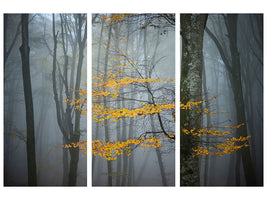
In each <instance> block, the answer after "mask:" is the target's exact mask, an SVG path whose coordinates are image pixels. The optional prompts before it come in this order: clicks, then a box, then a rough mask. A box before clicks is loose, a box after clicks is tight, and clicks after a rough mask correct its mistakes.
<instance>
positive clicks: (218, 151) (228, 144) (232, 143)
mask: <svg viewBox="0 0 267 200" xmlns="http://www.w3.org/2000/svg"><path fill="white" fill-rule="evenodd" d="M250 138H251V136H247V137H242V136H240V137H239V138H235V137H233V138H231V139H227V140H226V141H224V142H223V143H220V144H217V145H215V146H213V147H200V146H199V147H198V148H196V149H193V151H194V153H195V154H194V155H193V156H198V155H199V156H205V155H220V156H223V155H229V154H232V153H234V152H236V151H237V150H239V149H241V148H243V147H248V146H249V145H248V140H249V139H250ZM240 143H241V144H240Z"/></svg>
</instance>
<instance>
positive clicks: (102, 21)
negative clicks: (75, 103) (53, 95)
mask: <svg viewBox="0 0 267 200" xmlns="http://www.w3.org/2000/svg"><path fill="white" fill-rule="evenodd" d="M104 21H105V20H104V19H102V20H101V23H102V24H101V31H100V38H99V42H98V53H97V68H96V76H97V77H98V76H99V70H100V57H101V45H102V38H103V29H104V23H105V22H104ZM97 82H99V80H98V81H97ZM98 137H99V123H96V129H95V137H94V139H95V140H98ZM94 169H95V156H93V155H92V179H93V176H94Z"/></svg>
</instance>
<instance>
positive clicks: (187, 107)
mask: <svg viewBox="0 0 267 200" xmlns="http://www.w3.org/2000/svg"><path fill="white" fill-rule="evenodd" d="M214 99H216V97H212V98H210V99H209V100H208V101H212V100H214ZM204 102H205V101H197V102H194V101H188V102H187V103H186V104H183V103H182V102H180V109H182V110H190V109H192V108H197V107H198V105H199V104H202V103H204ZM205 112H208V109H207V110H205ZM215 113H216V112H215ZM206 114H210V113H206ZM212 114H213V113H212Z"/></svg>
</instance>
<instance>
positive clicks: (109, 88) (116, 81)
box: [92, 70, 174, 98]
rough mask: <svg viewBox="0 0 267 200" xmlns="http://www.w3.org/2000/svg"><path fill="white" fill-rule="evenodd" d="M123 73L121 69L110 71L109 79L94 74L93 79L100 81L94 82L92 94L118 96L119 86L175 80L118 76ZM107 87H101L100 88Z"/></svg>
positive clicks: (96, 96) (96, 95)
mask: <svg viewBox="0 0 267 200" xmlns="http://www.w3.org/2000/svg"><path fill="white" fill-rule="evenodd" d="M120 73H122V71H121V70H119V71H117V72H116V73H113V72H112V71H111V72H109V73H108V75H107V77H108V78H107V79H106V80H104V78H102V77H101V76H100V77H96V76H93V79H96V80H98V83H93V84H92V86H93V91H92V96H93V97H94V98H99V97H102V96H110V97H112V98H117V97H118V95H119V88H121V87H126V86H127V85H129V84H132V83H155V82H162V81H174V79H161V78H157V79H152V78H132V77H125V78H121V79H120V78H117V75H118V74H120ZM101 87H103V88H105V89H99V88H101Z"/></svg>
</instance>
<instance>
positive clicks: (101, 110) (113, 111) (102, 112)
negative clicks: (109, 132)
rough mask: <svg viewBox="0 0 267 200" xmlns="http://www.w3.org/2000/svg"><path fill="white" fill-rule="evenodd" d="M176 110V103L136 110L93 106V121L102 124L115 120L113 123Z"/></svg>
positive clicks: (153, 105)
mask: <svg viewBox="0 0 267 200" xmlns="http://www.w3.org/2000/svg"><path fill="white" fill-rule="evenodd" d="M169 109H175V103H172V104H143V106H142V107H140V108H136V109H132V110H131V109H128V108H119V109H117V108H113V107H111V106H110V107H104V106H103V105H101V104H93V119H94V120H95V122H98V123H101V122H102V121H104V120H106V119H114V120H113V121H112V122H111V123H114V122H117V121H118V120H120V119H121V118H123V117H136V116H138V115H140V116H141V117H144V116H146V115H151V114H157V113H160V112H162V111H163V110H169Z"/></svg>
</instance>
